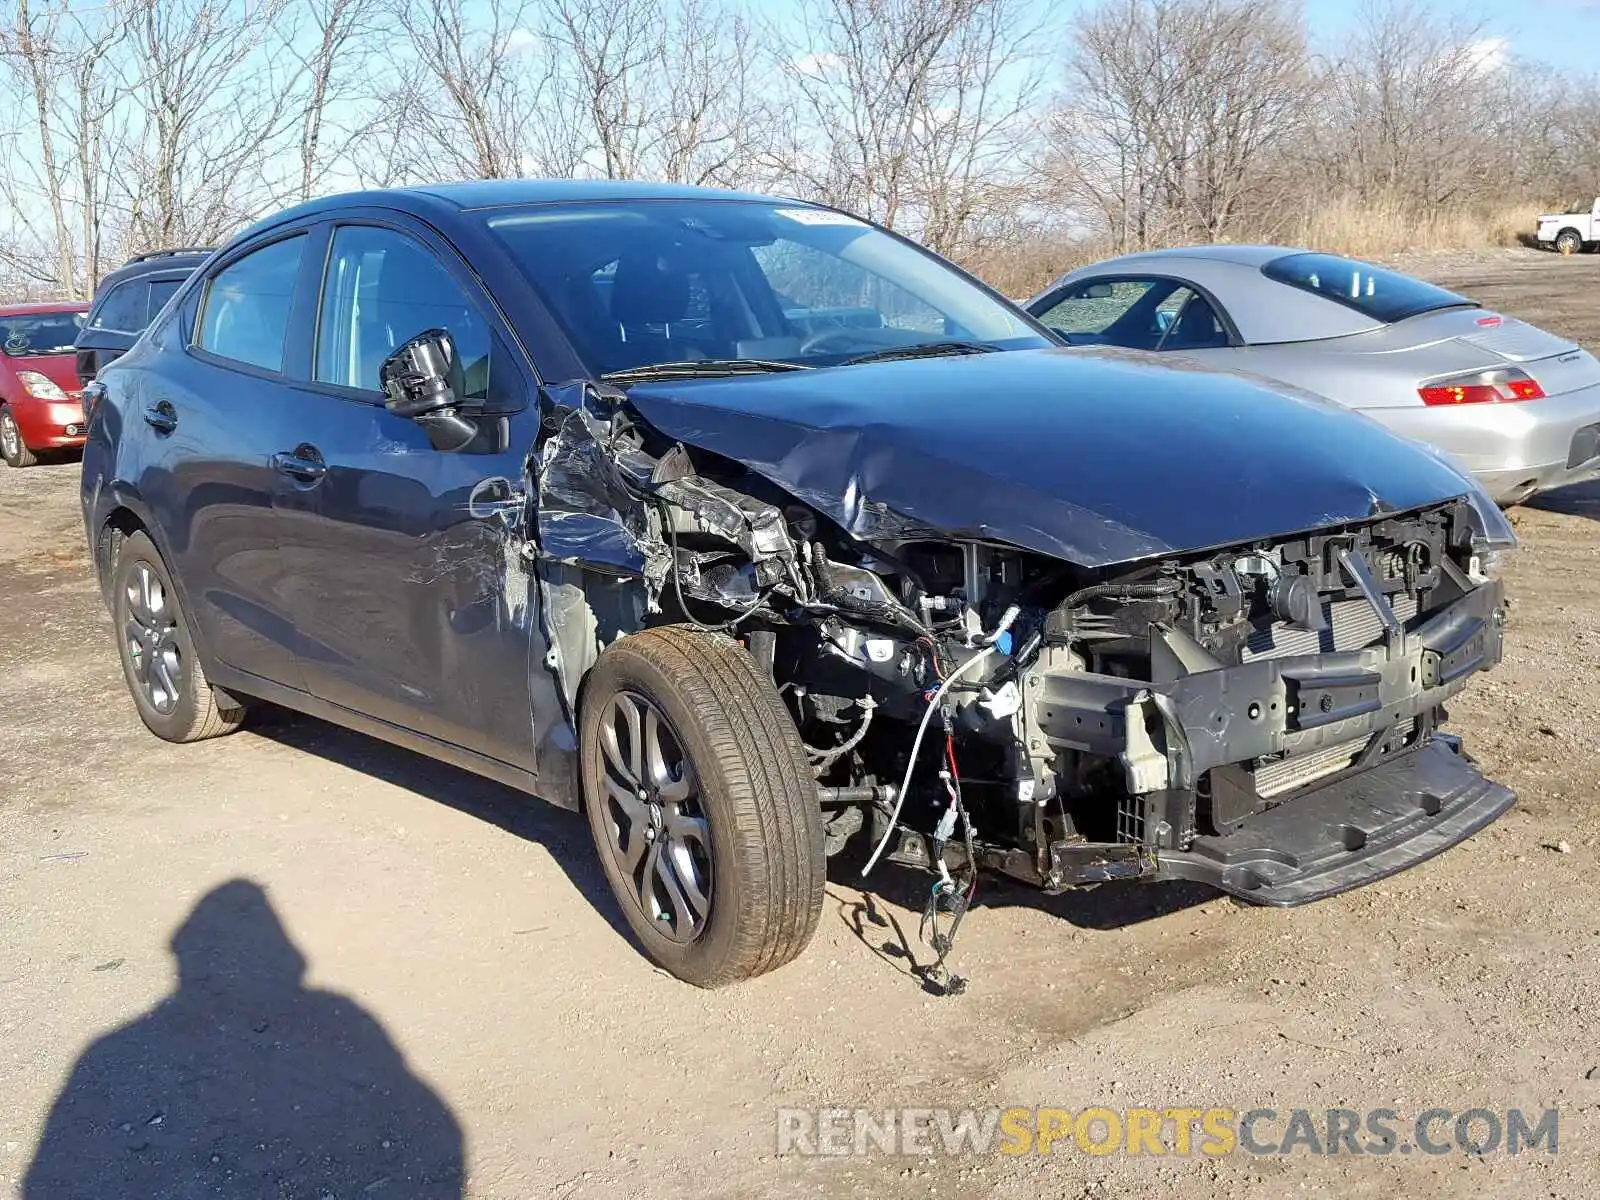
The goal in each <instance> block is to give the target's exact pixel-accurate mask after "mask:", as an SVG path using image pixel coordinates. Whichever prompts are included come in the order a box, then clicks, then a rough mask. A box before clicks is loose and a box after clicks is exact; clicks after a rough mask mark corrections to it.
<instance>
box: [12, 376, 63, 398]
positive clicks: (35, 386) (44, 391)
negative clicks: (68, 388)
mask: <svg viewBox="0 0 1600 1200" xmlns="http://www.w3.org/2000/svg"><path fill="white" fill-rule="evenodd" d="M17 382H19V383H20V384H22V386H23V387H25V388H27V389H28V395H30V396H36V397H37V398H38V399H40V400H65V399H66V398H67V394H66V393H65V392H63V391H62V390H61V387H60V385H58V384H57V383H56V381H55V380H53V379H51V378H50V377H49V376H46V375H41V374H40V373H39V372H38V371H18V372H17Z"/></svg>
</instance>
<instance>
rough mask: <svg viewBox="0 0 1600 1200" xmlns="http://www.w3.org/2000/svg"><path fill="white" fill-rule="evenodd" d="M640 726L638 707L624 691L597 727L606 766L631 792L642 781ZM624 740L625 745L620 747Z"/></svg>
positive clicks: (642, 765)
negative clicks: (598, 727)
mask: <svg viewBox="0 0 1600 1200" xmlns="http://www.w3.org/2000/svg"><path fill="white" fill-rule="evenodd" d="M640 724H641V721H640V715H639V705H638V703H637V702H636V701H635V700H634V698H633V697H632V696H630V695H628V694H627V693H626V692H624V693H622V694H621V695H619V696H617V697H615V698H614V699H613V700H612V701H611V705H610V711H608V712H607V713H606V718H605V720H604V721H602V722H601V724H600V750H601V752H602V753H603V754H604V755H605V759H606V763H607V765H609V766H610V768H611V769H612V770H613V771H615V772H616V773H617V775H618V776H619V777H620V778H621V779H622V780H623V782H625V783H627V784H628V785H629V786H630V787H632V788H633V789H634V790H635V791H637V790H638V789H639V786H640V785H641V783H642V782H643V780H644V761H643V748H642V746H641V745H640V742H641V737H640V733H641V730H640ZM624 739H626V741H627V745H626V746H623V744H622V742H623V740H624Z"/></svg>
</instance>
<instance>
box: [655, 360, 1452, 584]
mask: <svg viewBox="0 0 1600 1200" xmlns="http://www.w3.org/2000/svg"><path fill="white" fill-rule="evenodd" d="M628 400H629V403H630V404H631V405H632V406H633V408H634V409H635V410H636V411H637V412H638V414H639V415H640V416H641V417H643V418H644V419H645V420H646V421H647V422H648V423H649V424H650V425H652V426H654V427H655V428H656V429H657V430H658V431H660V432H661V433H662V434H664V435H665V436H667V437H669V438H673V439H675V440H677V441H681V442H683V443H684V444H686V445H689V446H694V447H699V448H701V449H704V450H708V451H711V452H713V453H715V454H719V455H722V456H724V457H725V458H729V459H733V460H736V461H737V462H740V463H743V464H745V466H747V467H748V468H749V469H750V470H751V471H754V472H756V473H757V474H759V475H761V476H764V477H765V478H766V479H768V480H770V481H771V482H772V483H774V484H776V485H778V486H779V487H781V488H782V489H783V490H785V491H786V492H788V493H790V494H791V495H793V496H794V497H795V498H796V499H799V500H803V501H805V502H806V503H807V504H809V505H811V506H812V507H814V508H816V509H817V510H818V511H820V512H822V513H823V514H825V515H826V516H827V517H829V518H830V519H831V520H833V521H835V522H837V523H838V524H839V525H840V526H842V527H843V528H844V529H845V530H847V531H848V532H850V533H851V534H853V535H855V536H856V537H858V538H861V539H863V540H866V541H873V540H880V539H892V538H902V537H908V536H926V535H938V536H947V537H958V538H975V539H991V540H995V541H1002V542H1009V543H1011V544H1012V545H1015V546H1019V547H1022V548H1025V549H1028V550H1033V551H1037V552H1038V553H1040V554H1046V555H1050V556H1052V557H1055V558H1060V559H1064V560H1066V561H1068V562H1072V563H1076V564H1079V565H1081V566H1084V567H1101V566H1109V565H1111V564H1114V563H1123V562H1130V561H1133V560H1136V559H1141V558H1148V557H1151V556H1156V555H1165V554H1171V553H1175V552H1179V551H1191V550H1204V549H1211V548H1213V547H1220V546H1227V545H1234V544H1238V543H1242V542H1249V541H1254V540H1256V539H1259V538H1265V537H1270V536H1279V535H1284V534H1292V533H1299V532H1302V531H1305V530H1310V529H1317V528H1322V527H1325V526H1330V525H1341V524H1346V523H1349V522H1352V521H1361V520H1365V519H1368V518H1371V517H1374V516H1377V515H1380V514H1383V513H1387V512H1400V511H1405V510H1408V509H1415V508H1420V507H1424V506H1426V505H1430V504H1434V503H1438V502H1440V501H1444V500H1448V499H1451V498H1453V497H1456V496H1461V495H1464V494H1467V493H1469V492H1471V491H1473V490H1474V488H1475V487H1476V485H1475V484H1474V483H1473V482H1472V480H1471V479H1470V478H1469V477H1468V476H1466V475H1465V474H1463V473H1462V472H1461V471H1459V470H1457V469H1456V468H1455V467H1453V466H1452V465H1450V463H1448V462H1447V461H1446V460H1445V459H1443V458H1442V457H1440V456H1439V455H1437V454H1435V453H1434V452H1432V451H1430V450H1428V449H1427V448H1425V447H1422V446H1419V445H1417V444H1416V443H1414V442H1411V441H1408V440H1406V439H1404V438H1401V437H1398V436H1396V435H1394V434H1391V433H1389V432H1388V431H1387V430H1385V429H1384V428H1382V427H1381V426H1379V425H1378V424H1376V423H1375V422H1373V421H1371V420H1368V419H1367V418H1366V417H1363V416H1361V415H1359V414H1357V413H1354V412H1351V411H1350V410H1348V409H1345V408H1341V407H1339V406H1336V405H1334V404H1332V403H1330V402H1327V401H1323V400H1319V399H1316V398H1314V397H1310V396H1306V395H1301V394H1295V393H1291V392H1285V391H1283V390H1280V389H1279V388H1277V387H1276V386H1275V385H1268V384H1266V383H1263V382H1259V381H1256V380H1254V379H1251V378H1247V377H1244V376H1241V375H1237V374H1232V373H1228V372H1219V371H1213V370H1210V369H1206V368H1201V367H1199V366H1197V365H1195V364H1193V363H1188V364H1185V363H1183V362H1182V360H1176V359H1170V358H1165V357H1163V358H1162V359H1160V360H1159V365H1158V362H1157V361H1156V360H1154V359H1152V358H1150V357H1147V356H1143V355H1136V354H1131V353H1129V352H1126V351H1099V350H1095V351H1084V350H1026V351H1011V352H999V353H992V354H977V355H970V356H964V357H948V358H938V359H921V360H913V361H900V362H885V363H873V364H862V365H859V366H852V367H836V368H826V369H820V370H814V371H794V372H788V373H782V374H772V375H755V376H751V375H745V376H736V377H729V378H720V379H705V380H690V381H673V382H670V383H649V384H637V385H635V386H633V387H632V388H630V389H629V392H628Z"/></svg>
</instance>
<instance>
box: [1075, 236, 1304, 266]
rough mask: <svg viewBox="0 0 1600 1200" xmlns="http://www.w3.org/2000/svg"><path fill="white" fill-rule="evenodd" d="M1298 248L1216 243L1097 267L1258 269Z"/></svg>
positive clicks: (1129, 256) (1147, 252)
mask: <svg viewBox="0 0 1600 1200" xmlns="http://www.w3.org/2000/svg"><path fill="white" fill-rule="evenodd" d="M1304 253H1306V251H1305V249H1304V247H1301V246H1236V245H1234V244H1232V243H1230V242H1216V243H1212V244H1211V245H1206V246H1174V247H1172V248H1170V249H1165V250H1136V251H1134V252H1133V253H1132V254H1124V255H1122V256H1121V257H1119V258H1109V259H1107V260H1106V261H1105V262H1102V263H1099V264H1097V265H1099V266H1102V267H1103V266H1108V265H1110V264H1112V263H1117V264H1122V263H1128V262H1146V261H1149V262H1165V261H1169V260H1171V259H1175V258H1197V259H1201V260H1203V261H1207V262H1225V263H1237V264H1238V265H1239V266H1241V267H1260V266H1263V265H1265V264H1266V263H1269V262H1271V261H1272V260H1273V259H1275V258H1282V257H1283V256H1284V255H1285V254H1304Z"/></svg>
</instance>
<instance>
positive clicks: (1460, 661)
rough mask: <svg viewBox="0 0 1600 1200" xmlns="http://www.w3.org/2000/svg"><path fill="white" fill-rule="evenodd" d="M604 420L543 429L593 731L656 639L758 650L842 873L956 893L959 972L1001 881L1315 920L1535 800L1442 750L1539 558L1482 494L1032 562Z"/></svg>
mask: <svg viewBox="0 0 1600 1200" xmlns="http://www.w3.org/2000/svg"><path fill="white" fill-rule="evenodd" d="M606 399H607V398H605V397H598V398H593V397H592V398H591V401H590V402H589V403H582V404H577V405H574V406H573V407H571V408H569V409H567V410H566V412H565V416H564V417H563V418H562V419H560V420H552V421H550V422H548V423H547V429H548V430H549V431H550V432H549V436H548V438H547V439H546V440H545V441H544V442H543V444H542V445H541V448H540V458H539V462H538V463H537V464H536V465H535V467H534V469H533V471H532V475H533V477H534V479H535V480H536V481H537V485H536V486H537V489H538V496H537V508H538V513H539V517H538V521H539V524H538V539H537V540H538V545H539V551H538V556H537V557H538V564H539V565H538V576H539V580H540V586H541V589H542V591H543V594H544V611H546V612H547V613H550V614H552V616H551V617H550V629H549V636H548V641H549V644H550V647H551V652H550V655H549V657H548V662H549V663H550V665H551V666H552V667H553V669H554V671H555V673H556V676H557V677H558V679H559V680H560V690H561V693H562V696H563V698H564V700H565V702H566V704H567V705H568V706H569V710H571V709H575V707H576V704H577V702H578V695H579V687H580V683H581V679H582V676H583V674H584V672H585V671H586V670H587V668H588V666H589V665H590V664H591V663H592V662H593V661H594V657H595V656H596V655H597V654H598V652H599V649H600V648H601V647H602V646H603V645H604V643H605V642H607V641H609V640H611V639H613V638H616V637H620V636H626V635H627V634H628V633H629V632H632V631H633V630H635V629H639V628H643V627H646V626H649V625H652V624H661V623H684V622H687V623H690V624H693V625H696V626H698V627H699V628H701V629H703V630H704V629H711V630H717V631H721V632H722V633H724V634H725V635H726V636H729V637H732V638H736V639H738V640H739V641H741V642H742V643H743V644H744V645H745V646H746V647H747V649H748V650H749V652H750V653H751V655H752V656H754V657H755V658H756V660H757V661H758V662H759V663H760V664H761V666H762V667H763V669H764V670H766V671H767V672H768V673H770V675H771V677H772V679H773V683H774V685H775V687H776V689H777V691H778V693H779V695H780V696H781V697H782V698H783V700H784V702H785V704H786V705H787V707H788V709H789V711H790V714H791V716H792V717H793V719H794V722H795V725H796V728H797V729H798V731H799V733H800V736H801V740H802V741H803V743H804V745H805V749H806V751H807V753H808V755H809V757H810V763H811V768H812V772H813V774H814V776H815V777H816V780H817V795H818V803H819V805H820V806H821V808H822V810H823V816H824V821H825V832H826V850H827V853H828V854H830V855H834V854H838V853H840V852H843V851H845V850H846V849H847V848H850V849H855V850H857V851H858V852H859V854H860V855H861V856H862V857H863V858H864V859H865V871H868V872H870V871H871V870H872V869H874V868H875V867H877V866H878V864H879V863H881V862H885V861H887V862H894V863H898V864H901V865H904V866H911V867H916V868H921V869H924V870H927V871H929V872H931V873H932V874H933V875H934V877H935V879H934V883H933V887H932V890H931V894H930V898H929V901H928V910H927V914H926V915H927V920H928V922H929V927H930V928H931V929H932V934H931V936H930V938H929V940H930V941H931V942H932V943H933V944H934V945H935V947H936V948H938V950H939V952H940V963H939V964H938V965H939V966H940V967H941V968H942V963H943V956H944V954H945V952H947V951H948V949H949V946H950V942H951V938H952V937H953V932H954V930H953V925H954V924H955V923H957V922H959V920H960V919H961V917H962V915H963V914H964V913H965V912H966V911H967V909H968V907H969V905H970V904H971V902H972V900H973V897H974V895H975V893H976V890H977V887H978V881H979V876H980V874H981V873H982V872H983V871H995V872H1001V873H1004V874H1006V875H1008V876H1011V877H1014V878H1016V879H1020V880H1023V881H1026V882H1028V883H1030V884H1033V885H1035V886H1038V887H1041V888H1044V889H1046V890H1050V891H1059V890H1065V889H1068V888H1073V887H1081V886H1088V885H1094V884H1098V883H1103V882H1107V881H1110V880H1118V879H1138V878H1143V879H1152V878H1184V879H1193V880H1203V881H1205V882H1208V883H1210V884H1213V885H1215V886H1216V887H1218V888H1221V889H1223V890H1225V891H1228V892H1231V893H1234V894H1236V895H1238V896H1241V897H1244V898H1246V899H1249V900H1251V901H1255V902H1258V903H1264V904H1277V905H1283V904H1298V903H1303V902H1306V901H1310V900H1315V899H1317V898H1319V897H1322V896H1327V895H1331V894H1334V893H1336V892H1339V891H1343V890H1346V889H1348V888H1352V887H1356V886H1359V885H1361V884H1363V883H1366V882H1370V881H1371V880H1373V879H1377V878H1380V877H1382V876H1385V875H1389V874H1392V873H1393V872H1395V871H1399V870H1402V869H1404V868H1406V867H1408V866H1410V865H1412V864H1414V863H1416V862H1419V861H1421V860H1423V859H1425V858H1428V857H1430V856H1431V855H1433V854H1435V853H1437V852H1439V851H1441V850H1443V849H1446V848H1448V847H1449V846H1451V845H1454V844H1455V843H1457V842H1459V841H1461V840H1462V839H1463V838H1465V837H1467V836H1468V835H1470V834H1471V833H1472V832H1474V831H1475V830H1476V829H1478V828H1481V827H1482V826H1483V825H1485V824H1487V823H1488V822H1489V821H1491V820H1493V819H1494V818H1495V817H1496V816H1498V815H1499V814H1500V813H1501V812H1503V811H1504V810H1505V809H1506V808H1507V807H1508V806H1509V805H1510V804H1511V803H1512V802H1513V799H1514V797H1513V796H1512V794H1511V793H1510V792H1509V791H1508V790H1506V789H1505V788H1503V787H1500V786H1499V785H1497V784H1494V783H1491V782H1488V781H1486V780H1485V779H1483V778H1482V776H1480V775H1479V773H1478V772H1477V771H1476V769H1474V767H1473V766H1472V763H1471V760H1470V759H1468V758H1466V757H1465V756H1464V755H1463V754H1462V753H1461V751H1460V749H1459V746H1458V745H1457V743H1456V741H1455V740H1454V739H1453V738H1451V737H1449V736H1448V735H1446V734H1444V733H1442V732H1441V728H1440V727H1441V724H1442V723H1443V721H1444V719H1445V715H1446V714H1445V704H1446V702H1447V701H1449V700H1450V698H1451V697H1452V696H1454V695H1455V694H1456V693H1457V692H1458V691H1460V690H1461V689H1462V688H1463V687H1464V686H1465V685H1466V683H1467V681H1468V679H1469V678H1470V676H1471V675H1472V674H1473V673H1474V672H1476V671H1478V670H1481V669H1483V668H1486V667H1489V666H1492V665H1493V664H1494V663H1495V662H1497V661H1498V660H1499V658H1500V653H1501V632H1502V626H1503V623H1504V601H1503V597H1502V590H1501V585H1500V583H1499V581H1498V579H1497V578H1496V569H1497V567H1496V563H1497V559H1498V557H1499V555H1500V554H1501V553H1503V552H1504V550H1506V549H1508V548H1509V547H1510V546H1512V545H1514V544H1515V538H1514V536H1513V535H1512V533H1511V531H1510V528H1509V526H1507V525H1506V524H1505V521H1504V518H1503V517H1502V515H1501V514H1500V513H1499V511H1498V510H1497V509H1495V508H1494V506H1493V505H1492V503H1490V502H1489V501H1488V500H1487V499H1486V498H1485V497H1483V496H1482V495H1481V494H1479V493H1476V492H1469V493H1468V494H1466V495H1463V496H1460V497H1459V498H1453V499H1444V500H1439V501H1435V502H1433V503H1431V504H1423V505H1420V506H1415V507H1412V508H1409V509H1405V510H1398V511H1395V510H1390V511H1381V508H1382V506H1381V505H1378V504H1377V502H1376V501H1374V502H1373V507H1374V508H1377V509H1380V511H1378V512H1377V513H1375V514H1374V515H1369V516H1367V517H1364V518H1355V519H1350V518H1345V519H1325V520H1326V523H1325V524H1323V525H1321V526H1320V527H1317V528H1313V529H1310V530H1308V531H1303V532H1298V533H1290V534H1285V535H1281V536H1273V537H1265V538H1256V539H1253V540H1251V541H1248V542H1246V543H1243V544H1234V545H1231V546H1227V547H1224V548H1221V549H1216V548H1212V549H1204V550H1194V551H1187V552H1182V551H1179V552H1157V553H1152V554H1146V555H1141V556H1139V557H1136V558H1133V559H1129V560H1127V561H1124V562H1120V563H1117V562H1112V563H1105V562H1101V563H1097V564H1094V565H1084V564H1082V563H1078V562H1074V561H1070V560H1068V559H1066V558H1064V557H1062V556H1059V555H1053V554H1048V553H1043V552H1041V551H1040V550H1038V549H1025V548H1022V547H1021V546H1019V544H1018V543H1019V542H1020V541H1022V540H1024V539H1025V538H1026V537H1027V536H1029V526H1028V525H1027V523H1026V522H1025V521H1023V520H1022V519H1021V518H1017V519H1016V521H1015V522H1014V523H1013V524H1014V526H1015V528H1014V531H1013V530H1006V531H1004V534H1005V536H1004V537H1002V536H998V535H997V533H996V531H993V530H984V529H971V530H968V531H956V530H949V529H940V528H935V527H931V526H930V525H929V524H928V523H926V522H922V521H919V520H917V519H915V518H911V517H908V516H907V515H906V514H905V512H904V511H903V510H901V509H897V508H896V507H895V506H893V505H890V504H884V503H880V502H878V501H876V500H874V499H873V498H871V497H870V496H866V495H865V492H864V491H861V492H858V491H856V490H854V489H853V488H852V489H847V493H848V495H847V500H848V503H847V504H845V503H841V502H838V501H837V498H835V497H833V495H832V493H823V492H820V491H819V492H815V493H806V494H804V496H803V498H802V496H801V495H797V494H796V493H797V492H800V491H801V489H799V488H794V489H788V488H785V487H783V486H779V485H778V484H776V483H774V482H773V481H772V480H771V479H768V478H766V477H764V476H763V475H762V474H759V473H757V472H756V471H754V470H752V469H750V467H748V466H747V465H745V464H744V463H741V462H739V461H735V460H733V459H730V458H727V457H724V456H721V455H718V454H716V453H712V452H708V451H705V450H701V449H698V448H696V447H693V446H687V445H685V444H684V442H682V441H680V440H677V439H675V438H671V437H666V436H663V435H662V434H660V433H659V432H657V431H656V430H654V429H652V428H651V427H650V426H649V425H647V424H645V423H642V422H635V421H633V420H632V419H631V418H630V417H629V415H628V414H627V412H626V410H624V409H623V408H622V407H620V405H618V404H617V402H616V401H615V400H612V401H610V403H609V405H608V404H606V403H602V402H603V401H605V400H606ZM1430 461H1431V460H1423V465H1425V466H1426V465H1427V464H1428V462H1430ZM774 473H776V472H774ZM1456 478H1457V479H1458V481H1460V482H1462V483H1463V484H1464V483H1465V481H1461V480H1459V477H1456ZM1467 486H1470V485H1467ZM847 509H848V512H846V510H847ZM846 517H847V518H848V521H849V523H850V524H851V525H853V526H854V527H852V528H847V527H846V521H845V520H844V519H842V518H846ZM1083 528H1084V529H1085V530H1086V531H1088V532H1089V533H1091V534H1092V533H1093V532H1094V528H1095V527H1094V525H1093V523H1092V522H1089V521H1088V520H1087V519H1085V521H1084V522H1083ZM1035 540H1036V541H1038V540H1042V539H1038V538H1036V539H1035ZM941 926H944V928H943V929H942V930H941Z"/></svg>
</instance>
